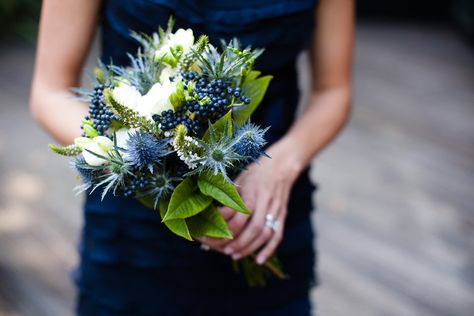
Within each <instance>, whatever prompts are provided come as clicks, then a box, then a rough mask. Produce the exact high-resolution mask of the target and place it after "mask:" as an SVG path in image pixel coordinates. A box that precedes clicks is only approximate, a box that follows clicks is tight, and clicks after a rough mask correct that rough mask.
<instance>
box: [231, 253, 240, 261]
mask: <svg viewBox="0 0 474 316" xmlns="http://www.w3.org/2000/svg"><path fill="white" fill-rule="evenodd" d="M240 257H242V256H241V255H240V254H239V253H236V254H234V255H233V256H232V259H233V260H239V259H240Z"/></svg>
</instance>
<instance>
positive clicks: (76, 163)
mask: <svg viewBox="0 0 474 316" xmlns="http://www.w3.org/2000/svg"><path fill="white" fill-rule="evenodd" d="M71 166H72V168H74V169H75V170H76V171H77V173H78V174H79V177H80V179H81V181H82V184H81V185H78V186H76V187H75V188H74V190H75V191H76V192H77V194H79V193H82V192H84V191H87V190H89V189H90V188H92V186H93V185H94V184H95V183H96V181H97V179H98V178H99V176H100V167H93V166H90V165H89V164H88V163H87V162H86V160H85V159H84V157H83V156H77V157H76V159H74V160H73V162H72V164H71Z"/></svg>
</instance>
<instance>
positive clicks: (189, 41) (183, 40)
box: [168, 29, 194, 53]
mask: <svg viewBox="0 0 474 316" xmlns="http://www.w3.org/2000/svg"><path fill="white" fill-rule="evenodd" d="M193 44H194V35H193V30H191V29H187V30H183V29H178V30H177V31H176V33H174V34H170V35H169V41H168V45H169V46H170V47H175V46H178V45H179V46H181V47H182V48H183V53H187V52H189V51H190V50H191V47H192V46H193Z"/></svg>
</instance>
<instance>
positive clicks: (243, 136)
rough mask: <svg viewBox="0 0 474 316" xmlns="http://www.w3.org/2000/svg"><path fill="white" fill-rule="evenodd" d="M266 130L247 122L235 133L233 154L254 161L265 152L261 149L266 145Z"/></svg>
mask: <svg viewBox="0 0 474 316" xmlns="http://www.w3.org/2000/svg"><path fill="white" fill-rule="evenodd" d="M267 130H268V128H266V129H261V128H259V127H258V126H257V125H255V124H252V123H250V122H249V121H247V123H245V124H244V125H243V126H242V127H240V128H239V129H238V130H237V132H236V133H235V136H234V145H233V148H234V150H235V152H236V153H237V154H239V155H241V156H245V157H248V159H249V160H256V159H257V158H258V157H260V156H261V155H264V154H265V152H264V151H263V149H262V148H263V146H265V144H266V143H267V142H266V141H265V138H264V136H265V133H266V131H267Z"/></svg>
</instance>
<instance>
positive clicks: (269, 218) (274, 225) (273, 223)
mask: <svg viewBox="0 0 474 316" xmlns="http://www.w3.org/2000/svg"><path fill="white" fill-rule="evenodd" d="M265 226H266V227H268V228H270V229H271V230H272V231H273V232H276V231H277V230H278V229H279V228H280V221H278V220H277V219H276V218H275V216H273V215H272V214H267V215H266V216H265Z"/></svg>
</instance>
